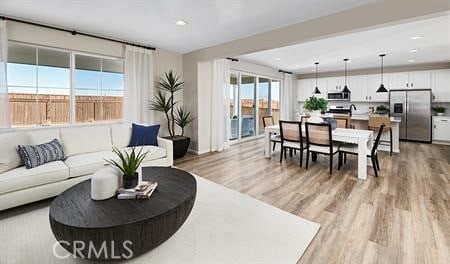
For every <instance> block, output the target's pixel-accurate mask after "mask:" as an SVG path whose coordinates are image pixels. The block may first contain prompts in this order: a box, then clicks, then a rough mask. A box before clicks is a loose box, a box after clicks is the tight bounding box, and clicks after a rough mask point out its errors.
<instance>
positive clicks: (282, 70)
mask: <svg viewBox="0 0 450 264" xmlns="http://www.w3.org/2000/svg"><path fill="white" fill-rule="evenodd" d="M278 72H282V73H287V74H292V72H289V71H283V70H278Z"/></svg>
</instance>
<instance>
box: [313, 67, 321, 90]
mask: <svg viewBox="0 0 450 264" xmlns="http://www.w3.org/2000/svg"><path fill="white" fill-rule="evenodd" d="M314 64H315V65H316V88H315V89H314V94H321V92H320V90H319V87H317V69H318V67H319V63H318V62H315V63H314Z"/></svg>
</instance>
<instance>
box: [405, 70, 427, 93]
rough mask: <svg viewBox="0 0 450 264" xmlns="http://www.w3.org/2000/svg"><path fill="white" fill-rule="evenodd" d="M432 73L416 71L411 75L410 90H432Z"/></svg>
mask: <svg viewBox="0 0 450 264" xmlns="http://www.w3.org/2000/svg"><path fill="white" fill-rule="evenodd" d="M430 88H431V72H430V71H414V72H410V73H409V89H430Z"/></svg>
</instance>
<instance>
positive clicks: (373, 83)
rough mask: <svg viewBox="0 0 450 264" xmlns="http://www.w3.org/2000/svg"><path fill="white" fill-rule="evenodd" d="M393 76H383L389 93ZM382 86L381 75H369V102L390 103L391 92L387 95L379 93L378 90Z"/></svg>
mask: <svg viewBox="0 0 450 264" xmlns="http://www.w3.org/2000/svg"><path fill="white" fill-rule="evenodd" d="M390 82H391V75H390V74H383V84H384V87H386V89H387V90H388V91H389V90H390V89H391V88H392V87H390ZM380 85H381V74H369V75H367V101H368V102H388V101H389V92H387V93H377V90H378V88H379V87H380Z"/></svg>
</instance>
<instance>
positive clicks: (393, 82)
mask: <svg viewBox="0 0 450 264" xmlns="http://www.w3.org/2000/svg"><path fill="white" fill-rule="evenodd" d="M389 76H390V78H389V79H390V83H388V82H386V81H384V86H386V87H388V86H389V88H390V89H408V88H409V73H408V72H394V73H390V74H389ZM378 86H379V85H378Z"/></svg>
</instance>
